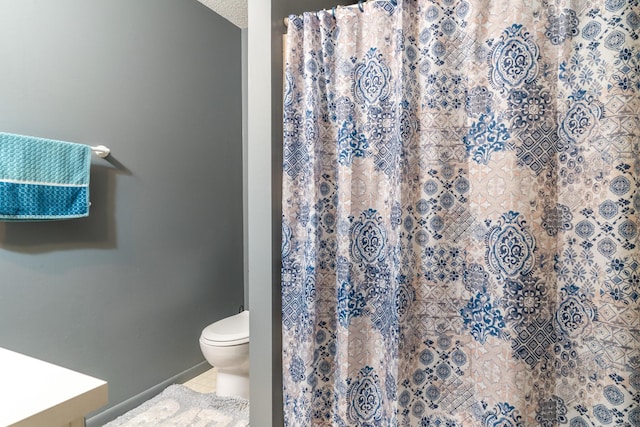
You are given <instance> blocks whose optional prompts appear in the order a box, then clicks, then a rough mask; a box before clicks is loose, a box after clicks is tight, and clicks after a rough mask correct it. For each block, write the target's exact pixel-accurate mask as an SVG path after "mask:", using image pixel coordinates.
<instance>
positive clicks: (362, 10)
mask: <svg viewBox="0 0 640 427" xmlns="http://www.w3.org/2000/svg"><path fill="white" fill-rule="evenodd" d="M358 9H360V12H364V8H363V7H362V0H358Z"/></svg>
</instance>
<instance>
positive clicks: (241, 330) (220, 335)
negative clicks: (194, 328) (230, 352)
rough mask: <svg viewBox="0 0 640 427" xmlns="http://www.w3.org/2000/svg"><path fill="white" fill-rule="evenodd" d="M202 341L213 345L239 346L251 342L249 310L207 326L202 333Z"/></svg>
mask: <svg viewBox="0 0 640 427" xmlns="http://www.w3.org/2000/svg"><path fill="white" fill-rule="evenodd" d="M201 339H202V340H203V341H206V342H210V343H212V344H213V345H216V344H217V345H239V344H244V343H247V342H249V310H245V311H243V312H242V313H238V314H236V315H234V316H231V317H227V318H224V319H222V320H218V321H217V322H215V323H212V324H211V325H209V326H207V327H206V328H204V330H203V331H202V336H201Z"/></svg>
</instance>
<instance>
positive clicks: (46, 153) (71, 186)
mask: <svg viewBox="0 0 640 427" xmlns="http://www.w3.org/2000/svg"><path fill="white" fill-rule="evenodd" d="M90 167H91V147H89V146H88V145H82V144H75V143H72V142H64V141H54V140H51V139H44V138H36V137H31V136H22V135H13V134H8V133H2V132H0V221H43V220H54V219H66V218H79V217H84V216H88V215H89V170H90Z"/></svg>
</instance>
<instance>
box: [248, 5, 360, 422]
mask: <svg viewBox="0 0 640 427" xmlns="http://www.w3.org/2000/svg"><path fill="white" fill-rule="evenodd" d="M351 3H353V1H335V2H331V3H327V1H326V0H308V1H304V2H301V1H299V0H249V35H248V37H249V40H248V90H249V97H248V138H249V139H248V176H247V180H248V246H249V247H248V267H249V289H250V293H249V303H250V305H251V425H256V426H260V427H270V426H280V425H282V423H283V421H282V391H281V390H282V340H281V333H282V331H281V300H280V264H281V259H280V247H281V218H282V208H281V194H282V193H281V188H282V174H281V173H282V172H281V171H282V34H284V32H285V27H284V23H283V18H284V17H285V16H288V15H289V14H299V13H302V12H304V11H313V10H319V9H322V8H330V7H331V6H334V5H337V4H343V5H344V4H351ZM265 82H267V84H265Z"/></svg>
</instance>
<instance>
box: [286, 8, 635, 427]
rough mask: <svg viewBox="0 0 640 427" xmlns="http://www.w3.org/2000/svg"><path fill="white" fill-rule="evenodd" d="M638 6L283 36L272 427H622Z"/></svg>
mask: <svg viewBox="0 0 640 427" xmlns="http://www.w3.org/2000/svg"><path fill="white" fill-rule="evenodd" d="M639 35H640V5H639V1H638V0H404V1H403V0H398V2H397V4H396V3H395V2H387V1H377V2H368V3H366V4H361V5H360V7H358V6H357V5H356V6H352V7H340V8H337V9H335V10H334V11H331V10H329V11H321V12H317V13H315V12H314V13H306V14H304V15H303V16H291V17H290V20H289V28H288V35H287V50H286V69H285V89H284V170H283V180H284V183H283V225H282V230H283V242H282V322H283V360H284V409H285V414H286V415H285V418H286V425H287V426H311V425H313V426H440V427H444V426H448V427H451V426H464V427H467V426H527V427H528V426H544V427H552V426H567V427H582V426H608V425H612V426H614V425H615V426H640V250H639V247H638V244H639V230H638V227H639V221H640V218H639V212H640V185H639V180H640V159H639V156H640V118H639V115H638V114H639V113H640V41H639V39H638V36H639Z"/></svg>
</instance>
